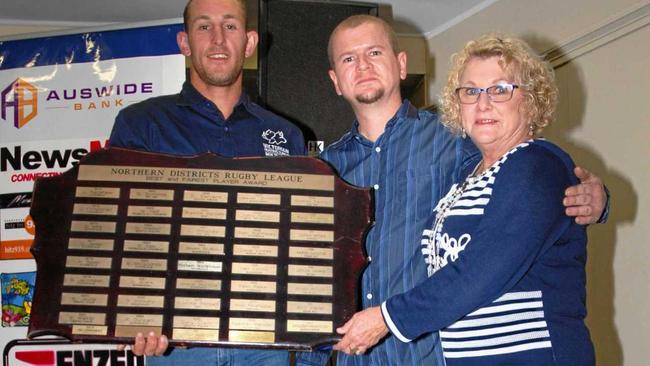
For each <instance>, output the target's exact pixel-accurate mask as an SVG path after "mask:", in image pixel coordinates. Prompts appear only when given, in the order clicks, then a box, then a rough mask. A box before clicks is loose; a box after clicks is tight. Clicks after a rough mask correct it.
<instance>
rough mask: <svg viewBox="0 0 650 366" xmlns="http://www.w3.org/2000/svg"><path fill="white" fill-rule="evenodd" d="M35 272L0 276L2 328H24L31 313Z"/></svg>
mask: <svg viewBox="0 0 650 366" xmlns="http://www.w3.org/2000/svg"><path fill="white" fill-rule="evenodd" d="M35 283H36V272H22V273H2V274H0V284H1V287H0V294H2V326H3V327H26V326H27V325H28V324H29V316H30V315H31V311H32V298H33V297H34V284H35Z"/></svg>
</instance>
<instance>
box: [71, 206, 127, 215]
mask: <svg viewBox="0 0 650 366" xmlns="http://www.w3.org/2000/svg"><path fill="white" fill-rule="evenodd" d="M72 213H73V214H75V215H107V216H116V215H117V205H101V204H91V203H75V204H74V209H73V210H72Z"/></svg>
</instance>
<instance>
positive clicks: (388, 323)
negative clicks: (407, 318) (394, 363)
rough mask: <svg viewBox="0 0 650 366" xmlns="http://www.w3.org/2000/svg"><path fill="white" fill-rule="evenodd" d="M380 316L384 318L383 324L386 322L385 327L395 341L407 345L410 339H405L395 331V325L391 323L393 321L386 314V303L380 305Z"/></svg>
mask: <svg viewBox="0 0 650 366" xmlns="http://www.w3.org/2000/svg"><path fill="white" fill-rule="evenodd" d="M381 315H382V316H383V317H384V322H386V326H387V327H388V329H389V330H390V332H391V333H393V335H394V336H395V337H397V339H399V340H400V341H402V342H404V343H409V342H411V341H412V339H409V338H406V337H405V336H404V335H403V334H402V333H401V332H400V331H399V329H397V326H395V323H394V322H393V319H391V317H390V314H388V308H386V301H384V302H383V303H381Z"/></svg>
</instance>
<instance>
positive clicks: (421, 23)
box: [0, 0, 497, 38]
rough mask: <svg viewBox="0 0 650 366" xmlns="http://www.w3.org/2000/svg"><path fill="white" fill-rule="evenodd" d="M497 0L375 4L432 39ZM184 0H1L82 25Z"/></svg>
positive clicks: (42, 18)
mask: <svg viewBox="0 0 650 366" xmlns="http://www.w3.org/2000/svg"><path fill="white" fill-rule="evenodd" d="M303 1H304V0H303ZM307 1H312V0H307ZM321 1H323V2H327V1H328V0H321ZM356 1H357V2H360V1H359V0H356ZM496 1H497V0H385V1H376V2H375V3H379V4H380V6H381V9H382V12H386V11H388V14H390V13H391V12H392V15H393V19H394V26H395V29H396V31H397V32H398V33H399V34H414V35H424V36H425V37H427V38H428V37H431V36H433V35H435V34H437V33H439V32H441V31H443V30H445V29H447V28H449V27H451V26H452V25H454V24H455V23H457V22H459V21H461V20H463V19H465V18H466V17H468V16H470V15H472V14H474V13H476V12H478V11H480V10H481V9H483V8H485V7H487V6H489V5H491V4H492V3H494V2H496ZM185 2H186V0H108V1H107V0H59V1H53V0H1V1H0V25H26V26H29V25H48V26H55V27H57V28H77V27H88V26H97V25H105V24H109V23H123V22H142V21H154V20H161V19H172V18H179V17H180V16H181V13H182V11H183V7H184V6H185ZM247 2H248V4H249V14H255V13H256V12H257V3H258V0H247ZM361 2H366V1H361Z"/></svg>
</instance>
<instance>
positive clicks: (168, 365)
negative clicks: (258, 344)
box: [145, 347, 289, 366]
mask: <svg viewBox="0 0 650 366" xmlns="http://www.w3.org/2000/svg"><path fill="white" fill-rule="evenodd" d="M145 365H146V366H173V365H190V366H194V365H196V366H257V365H270V366H276V365H277V366H288V365H289V352H287V351H283V350H280V351H266V350H264V351H263V350H253V349H251V350H249V349H238V348H207V347H205V348H204V347H197V348H189V349H183V348H174V349H172V351H171V353H169V354H167V355H165V356H161V357H147V359H146V363H145Z"/></svg>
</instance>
